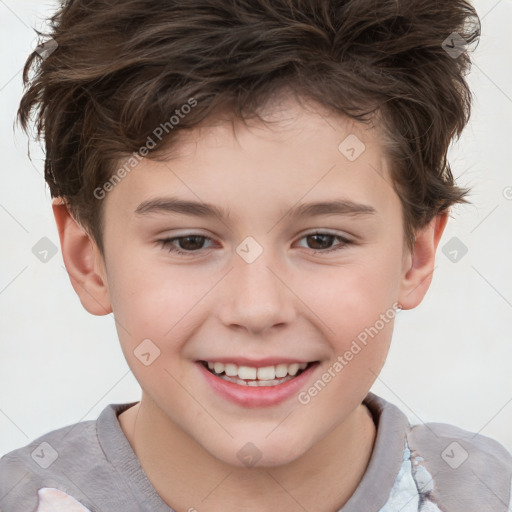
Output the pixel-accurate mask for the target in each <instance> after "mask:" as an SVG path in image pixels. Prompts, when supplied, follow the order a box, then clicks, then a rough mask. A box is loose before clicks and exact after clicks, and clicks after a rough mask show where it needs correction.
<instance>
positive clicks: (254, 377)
mask: <svg viewBox="0 0 512 512" xmlns="http://www.w3.org/2000/svg"><path fill="white" fill-rule="evenodd" d="M317 362H318V361H312V362H309V363H292V364H286V363H283V364H277V365H275V366H264V367H261V368H255V367H251V366H239V365H236V364H233V363H226V364H224V363H220V362H212V361H200V363H201V364H202V365H203V366H204V367H205V368H206V369H207V370H208V371H209V372H210V373H212V374H213V375H215V376H216V377H218V378H220V379H222V380H225V381H227V382H232V383H233V384H239V385H242V386H252V387H261V386H278V385H279V384H283V383H284V382H287V381H289V380H292V379H294V378H296V377H298V376H299V375H300V374H301V373H303V372H304V371H306V370H308V369H309V368H310V367H311V366H313V365H314V364H316V363H317Z"/></svg>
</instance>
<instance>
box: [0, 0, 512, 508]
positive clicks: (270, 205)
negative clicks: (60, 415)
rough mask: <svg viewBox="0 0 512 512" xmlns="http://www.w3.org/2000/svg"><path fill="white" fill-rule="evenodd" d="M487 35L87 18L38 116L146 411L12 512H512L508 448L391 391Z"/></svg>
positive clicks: (120, 412) (76, 450)
mask: <svg viewBox="0 0 512 512" xmlns="http://www.w3.org/2000/svg"><path fill="white" fill-rule="evenodd" d="M475 19H476V21H478V18H477V17H476V13H475V12H474V10H473V8H472V7H471V6H470V5H468V4H467V3H466V2H464V1H450V2H423V1H419V0H408V1H407V2H395V1H393V2H388V1H381V2H373V1H372V2H364V1H334V0H332V1H316V2H315V1H313V0H309V1H306V0H302V1H299V0H296V1H292V0H273V1H270V0H259V1H255V0H253V1H251V2H246V1H243V0H240V1H236V2H235V1H233V2H228V1H226V0H224V1H222V0H189V1H187V2H170V1H169V2H165V3H164V2H150V1H147V0H129V1H126V0H125V1H119V0H118V1H113V2H112V1H110V2H103V1H85V0H74V1H71V2H67V3H65V4H64V5H63V6H62V8H61V9H60V11H59V12H58V13H57V15H56V16H55V17H54V18H53V26H52V33H51V34H50V36H51V39H50V40H49V41H48V42H47V43H46V44H45V46H44V47H41V48H39V51H38V52H35V53H34V54H32V55H31V56H30V57H29V60H28V61H27V65H26V68H25V81H26V83H27V84H28V86H29V87H28V90H27V92H26V93H25V95H24V97H23V98H22V101H21V105H20V110H19V116H20V120H21V123H22V125H23V127H24V128H26V127H27V126H28V121H29V118H30V115H31V114H32V113H36V115H37V117H36V123H37V126H38V129H39V135H41V136H42V135H43V134H44V139H45V145H46V161H45V176H46V180H47V182H48V184H49V186H50V190H51V193H52V197H54V198H55V200H54V203H53V210H54V214H55V218H56V222H57V226H58V230H59V236H60V241H61V247H62V254H63V258H64V262H65V265H66V268H67V271H68V273H69V276H70V280H71V283H72V285H73V288H74V289H75V291H76V293H77V294H78V295H79V297H80V300H81V302H82V304H83V306H84V307H85V309H86V310H87V311H89V312H90V313H92V314H95V315H104V314H108V313H110V312H113V313H114V315H115V319H116V325H117V330H118V334H119V339H120V343H121V346H122V349H123V352H124V355H125V357H126V360H127V362H128V364H129V366H130V368H131V370H132V371H133V373H134V375H135V377H136V378H137V380H138V382H139V383H140V385H141V387H142V397H141V400H140V401H139V402H133V403H128V404H111V405H109V406H108V407H107V408H105V410H104V411H103V412H102V413H101V415H100V416H99V418H98V419H97V420H96V421H85V422H81V423H77V424H75V425H71V426H68V427H64V428H63V429H59V430H56V431H53V432H50V433H48V434H46V435H44V436H42V437H40V438H38V439H36V440H35V441H33V442H32V443H30V444H29V445H27V446H26V447H23V448H20V449H18V450H15V451H13V452H11V453H9V454H7V455H5V456H4V457H3V458H2V459H1V460H0V508H1V510H2V511H4V512H13V511H21V510H35V511H38V512H43V511H50V510H51V511H60V510H65V511H91V512H93V511H94V512H99V511H113V510H119V511H123V512H125V511H139V510H145V511H146V510H147V511H171V510H174V511H177V512H182V511H189V512H191V511H199V512H203V511H204V512H209V511H221V510H222V511H230V512H231V511H238V510H244V511H248V512H252V511H271V510H272V511H273V510H286V511H291V512H295V511H299V510H300V511H304V510H307V511H315V512H328V511H339V510H341V511H343V512H351V511H365V512H367V511H370V512H373V511H375V512H376V511H384V512H390V511H404V512H411V511H414V512H417V511H422V512H431V511H436V512H458V511H464V512H471V511H478V512H482V511H493V512H498V511H503V512H505V511H507V510H510V506H511V496H510V482H511V478H512V457H511V455H510V454H509V453H507V451H506V450H505V449H504V448H503V447H502V446H501V445H500V444H499V443H497V442H495V441H493V440H491V439H489V438H486V437H483V436H480V435H475V434H472V433H469V432H466V431H463V430H461V429H459V428H457V427H455V426H450V425H445V424H424V425H415V426H411V425H409V423H408V421H407V419H406V417H405V415H404V414H403V413H402V412H401V411H400V410H399V409H398V408H396V407H395V406H393V405H392V404H390V403H387V402H386V401H384V400H383V399H381V398H379V397H377V396H376V395H374V394H372V393H371V392H370V391H369V390H370V388H371V386H372V384H373V382H374V381H375V379H376V378H377V375H378V373H379V371H380V369H381V368H382V366H383V364H384V361H385V358H386V354H387V351H388V348H389V345H390V341H391V334H392V329H393V322H394V318H395V315H396V313H397V311H398V310H400V309H412V308H414V307H416V306H417V305H418V304H419V303H420V302H421V300H422V299H423V297H424V295H425V293H426V291H427V289H428V287H429V285H430V281H431V278H432V272H433V268H434V259H435V251H436V248H437V246H438V243H439V240H440V238H441V235H442V233H443V230H444V227H445V225H446V222H447V216H448V211H449V207H450V206H451V205H453V204H456V203H458V202H462V201H464V200H465V199H464V196H465V195H466V193H467V191H466V190H463V189H461V188H459V187H457V186H456V185H455V183H454V180H453V177H452V174H451V171H450V168H449V165H448V163H447V161H446V151H447V149H448V145H449V143H450V141H451V140H452V138H453V137H454V136H455V135H460V133H461V131H462V129H463V128H464V126H465V125H466V123H467V121H468V118H469V110H470V93H469V90H468V88H467V84H466V82H465V80H464V74H465V72H466V71H467V69H468V67H469V57H468V54H467V52H466V51H465V46H464V45H465V44H468V43H470V42H472V41H473V40H475V39H476V38H477V37H478V35H479V28H478V23H476V24H471V23H468V22H469V21H471V20H473V21H475ZM461 41H462V42H463V43H464V44H462V43H461ZM30 71H33V72H34V75H33V76H32V78H31V79H30V80H29V75H28V74H29V72H30ZM327 242H329V244H327Z"/></svg>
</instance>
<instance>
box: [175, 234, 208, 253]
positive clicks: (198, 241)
mask: <svg viewBox="0 0 512 512" xmlns="http://www.w3.org/2000/svg"><path fill="white" fill-rule="evenodd" d="M190 240H191V241H192V244H189V243H188V242H189V241H190ZM203 244H204V236H199V235H190V236H185V237H181V238H180V239H179V245H180V247H181V248H182V249H185V250H186V251H194V250H197V249H201V248H202V246H203ZM190 245H191V246H192V247H190Z"/></svg>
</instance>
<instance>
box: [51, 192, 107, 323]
mask: <svg viewBox="0 0 512 512" xmlns="http://www.w3.org/2000/svg"><path fill="white" fill-rule="evenodd" d="M52 208H53V214H54V216H55V221H56V223H57V229H58V231H59V238H60V245H61V249H62V257H63V259H64V264H65V265H66V270H67V271H68V275H69V278H70V280H71V285H72V286H73V288H74V290H75V292H76V293H77V295H78V297H79V298H80V302H81V303H82V305H83V307H84V308H85V309H86V310H87V311H88V312H89V313H91V314H93V315H107V314H109V313H111V312H112V306H111V304H110V298H109V293H108V286H107V280H106V273H105V269H104V265H103V258H102V257H101V255H100V253H99V251H98V248H97V246H96V244H95V243H94V241H93V240H92V239H91V237H90V236H89V235H88V234H87V233H86V232H85V230H84V229H83V228H82V227H81V226H80V225H79V224H78V223H77V222H76V220H75V219H74V218H73V217H72V215H71V214H70V212H69V210H68V208H67V206H66V205H65V204H64V203H63V202H62V201H61V200H60V199H55V200H54V201H53V204H52Z"/></svg>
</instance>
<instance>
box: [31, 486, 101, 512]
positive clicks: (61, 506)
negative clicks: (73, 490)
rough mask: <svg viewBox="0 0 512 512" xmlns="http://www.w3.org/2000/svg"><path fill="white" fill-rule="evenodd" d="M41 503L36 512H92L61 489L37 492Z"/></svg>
mask: <svg viewBox="0 0 512 512" xmlns="http://www.w3.org/2000/svg"><path fill="white" fill-rule="evenodd" d="M37 495H38V497H39V502H38V505H37V508H36V510H35V511H34V512H91V511H90V510H89V509H88V508H85V507H84V506H83V505H82V504H81V503H79V502H78V501H76V500H75V498H73V497H71V496H70V495H69V494H66V493H65V492H63V491H59V489H53V488H51V487H43V488H41V489H39V490H38V491H37Z"/></svg>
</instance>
